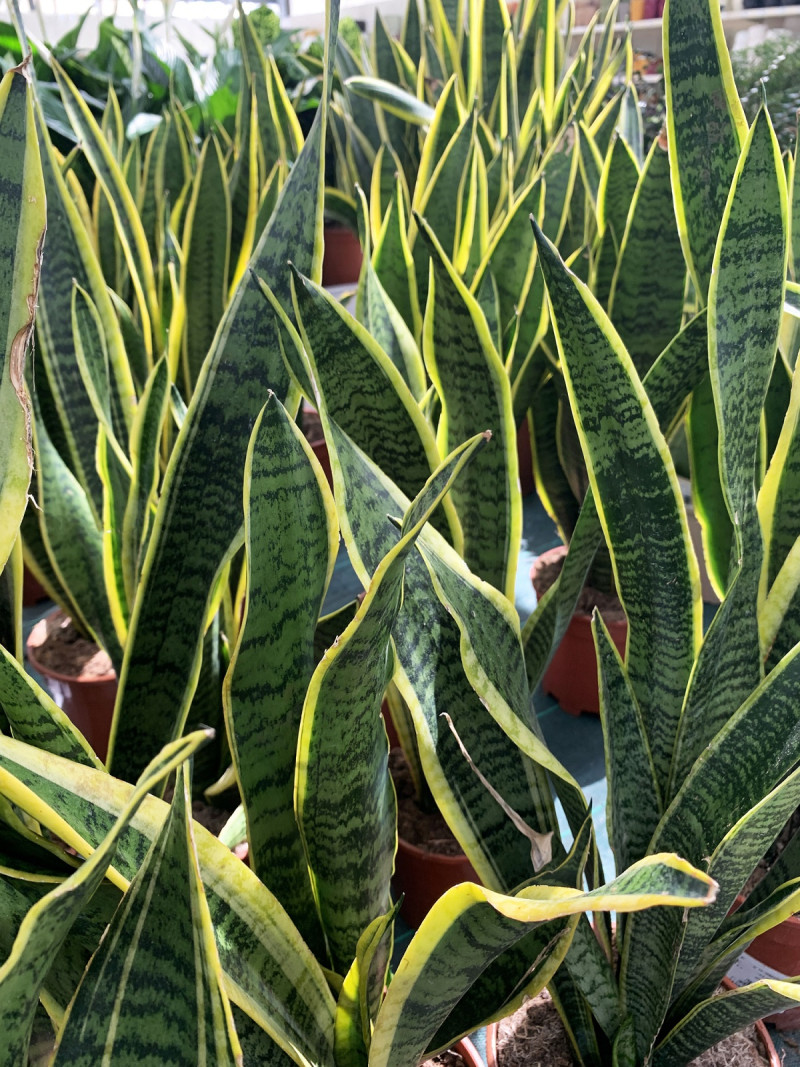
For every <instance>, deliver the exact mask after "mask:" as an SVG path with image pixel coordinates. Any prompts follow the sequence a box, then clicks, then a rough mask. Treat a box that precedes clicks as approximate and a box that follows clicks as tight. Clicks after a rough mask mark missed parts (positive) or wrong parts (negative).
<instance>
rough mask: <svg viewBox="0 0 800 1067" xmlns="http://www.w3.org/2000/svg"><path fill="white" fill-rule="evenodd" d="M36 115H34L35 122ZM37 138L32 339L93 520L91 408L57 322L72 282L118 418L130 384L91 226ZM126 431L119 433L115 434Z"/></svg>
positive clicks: (98, 495)
mask: <svg viewBox="0 0 800 1067" xmlns="http://www.w3.org/2000/svg"><path fill="white" fill-rule="evenodd" d="M42 121H43V120H42V119H41V117H40V118H39V124H40V127H41V124H42ZM41 143H42V170H43V174H44V182H45V189H46V192H47V211H48V227H47V229H48V244H47V257H46V259H45V260H44V263H43V266H42V275H41V284H40V308H39V344H40V349H41V352H42V358H43V363H44V367H45V372H46V374H47V377H48V381H49V383H50V386H51V390H52V392H53V395H54V397H55V399H56V407H57V411H58V416H59V422H60V424H61V426H62V428H63V432H64V434H65V437H66V441H67V445H68V448H69V452H68V457H69V460H70V464H71V466H72V469H73V470H74V472H75V474H76V476H77V477H78V479H79V481H80V482H81V484H82V485H83V486H84V487H85V488H86V489H87V490H88V500H89V503H90V506H91V508H92V511H93V513H94V514H95V516H96V518H97V520H98V521H99V519H100V515H101V513H102V487H101V485H100V480H99V477H98V475H97V471H96V469H95V448H96V446H97V427H96V415H95V412H94V409H93V405H92V402H91V398H90V396H89V394H88V393H87V391H86V387H85V385H84V382H83V378H82V376H81V372H80V367H79V364H78V361H77V358H76V352H75V344H74V334H73V331H72V330H71V329H68V328H65V324H67V323H70V322H71V314H72V313H71V305H72V301H73V286H74V284H75V282H77V283H78V285H80V286H81V287H82V288H83V289H84V290H85V291H87V292H91V293H92V294H93V300H94V303H95V306H96V308H97V311H98V313H99V315H100V317H101V319H102V330H101V335H102V336H103V337H104V339H105V343H106V345H107V352H108V358H109V360H110V362H111V363H112V364H113V366H114V368H115V377H116V378H117V380H118V381H123V380H125V379H127V384H126V386H125V387H124V390H123V391H124V392H125V393H126V395H127V396H126V398H127V399H128V402H129V406H126V413H125V419H126V421H129V420H130V418H131V416H132V412H133V408H134V406H135V392H134V389H133V382H132V380H131V378H130V371H129V370H128V363H127V356H126V352H125V345H124V340H123V335H122V333H121V331H120V328H119V326H118V325H117V321H116V315H115V314H114V307H113V304H112V302H111V299H110V297H109V295H108V292H107V290H106V287H105V281H104V279H103V277H102V274H101V272H100V265H99V263H98V261H97V256H96V254H95V251H94V248H93V247H92V238H91V234H90V233H89V231H87V228H86V225H85V223H84V221H83V219H82V218H81V215H80V212H79V211H78V209H77V207H76V206H75V203H74V202H73V199H72V197H71V196H70V193H69V190H68V188H67V184H66V182H65V180H64V178H63V176H62V174H61V169H60V167H59V165H58V160H57V158H56V154H55V151H54V150H53V148H52V145H51V144H50V140H49V137H47V136H42V138H41ZM126 437H127V435H124V436H123V440H125V439H126Z"/></svg>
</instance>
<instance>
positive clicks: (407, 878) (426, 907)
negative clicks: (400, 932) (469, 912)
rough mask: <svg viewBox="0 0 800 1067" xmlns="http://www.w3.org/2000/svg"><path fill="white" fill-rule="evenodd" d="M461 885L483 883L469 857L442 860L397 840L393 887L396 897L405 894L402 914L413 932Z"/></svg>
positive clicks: (400, 839) (443, 858) (448, 857)
mask: <svg viewBox="0 0 800 1067" xmlns="http://www.w3.org/2000/svg"><path fill="white" fill-rule="evenodd" d="M461 882H478V883H480V878H479V877H478V875H477V874H476V873H475V868H474V867H473V866H472V864H471V863H470V862H469V860H468V859H467V857H466V856H464V855H463V854H462V855H458V856H440V855H437V854H436V853H435V852H426V851H425V850H424V849H421V848H417V846H416V845H412V844H410V843H409V842H408V841H404V840H403V838H402V837H399V838H398V840H397V856H396V857H395V861H394V878H393V879H392V885H393V887H394V891H395V894H396V895H397V896H399V895H400V894H401V893H404V894H405V899H404V900H403V906H402V907H401V909H400V914H401V915H402V917H403V919H404V920H405V922H407V923H408V925H409V926H410V927H411V928H412V929H414V930H416V929H418V928H419V926H420V924H421V923H422V920H423V919H424V918H425V916H426V915H427V914H428V912H429V911H430V910H431V908H432V907H433V905H434V904H435V903H436V901H437V900H438V899H439V897H440V896H441V895H442V894H443V893H446V892H447V890H448V889H452V887H453V886H454V885H459V884H460V883H461Z"/></svg>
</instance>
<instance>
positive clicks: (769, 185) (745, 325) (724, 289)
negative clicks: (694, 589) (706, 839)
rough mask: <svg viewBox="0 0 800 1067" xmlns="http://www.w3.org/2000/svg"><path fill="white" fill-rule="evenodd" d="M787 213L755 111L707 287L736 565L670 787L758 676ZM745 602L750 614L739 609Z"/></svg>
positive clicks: (767, 137)
mask: <svg viewBox="0 0 800 1067" xmlns="http://www.w3.org/2000/svg"><path fill="white" fill-rule="evenodd" d="M786 211H787V206H786V189H785V183H784V179H783V166H782V163H781V158H780V150H779V148H778V144H777V141H776V139H775V135H774V132H773V130H772V126H771V123H770V121H769V118H768V116H767V114H766V112H765V111H763V110H762V111H760V112H759V115H758V117H757V119H756V121H755V122H754V124H753V127H752V129H751V131H750V134H749V137H748V140H747V143H746V145H745V149H744V150H743V153H742V158H741V160H740V162H739V165H738V167H737V171H736V177H735V179H734V183H733V185H732V187H731V194H730V198H729V200H728V205H727V207H726V209H725V216H724V218H723V224H722V229H721V231H720V237H719V242H718V244H717V251H716V253H715V256H714V272H713V275H712V279H711V285H710V288H709V311H708V315H709V318H708V323H709V331H708V332H709V368H710V378H711V384H712V388H713V392H714V402H715V407H716V409H717V421H718V426H719V469H720V477H721V485H722V489H723V492H724V495H725V503H726V505H727V509H728V513H729V514H730V517H731V520H732V522H733V530H734V539H735V542H734V549H733V551H734V553H735V558H736V559H738V560H739V563H738V565H737V567H736V570H735V572H734V577H733V581H732V584H731V586H730V588H729V589H728V591H727V595H726V597H725V600H724V602H723V605H722V607H721V609H720V611H719V613H718V614H717V616H716V617H715V619H714V621H713V622H712V624H711V626H710V627H709V630H708V633H707V634H706V638H705V641H704V643H703V647H702V649H701V651H700V654H699V657H698V662H697V666H696V669H695V671H694V673H693V677H692V684H691V687H690V689H689V692H688V693H687V696H686V706H685V709H684V711H683V714H682V716H681V726H680V732H679V736H678V741H677V746H676V752H675V760H674V766H673V772H672V783H673V784H672V786H671V792H673V793H674V791H675V790H677V789H678V788H679V786H680V783H681V782H682V781H683V780H684V778H685V775H686V772H687V771H688V769H689V767H691V765H692V763H693V762H694V760H695V758H696V757H697V756H698V755H699V754H700V753H701V752H702V751H703V750H704V749H705V747H706V744H707V743H708V741H709V740H710V739H711V738H712V737H714V735H715V734H716V733H717V731H718V730H719V729H720V727H721V726H722V725H723V724H724V723H725V722H726V721H727V718H728V716H729V715H730V714H732V713H733V711H735V710H736V708H737V707H738V706H739V705H740V704H741V703H742V702H743V701H744V699H745V697H746V696H747V695H748V694H749V693H751V692H752V690H753V689H754V687H755V686H756V685H757V684H758V681H759V679H760V678H761V677H762V676H763V668H762V665H761V652H760V637H759V631H758V620H757V618H756V617H755V613H754V612H753V611H752V605H753V604H754V603H758V597H759V586H760V583H761V569H762V563H763V543H762V535H761V527H760V522H759V517H758V513H757V510H756V498H755V485H756V480H757V478H758V476H759V473H760V435H761V420H762V411H763V406H764V400H765V399H766V395H767V391H768V389H769V382H770V377H771V375H772V368H773V364H774V360H775V353H776V349H777V343H778V331H779V329H780V320H781V313H782V307H783V280H784V278H785V276H786V266H787V245H786V240H785V233H786ZM745 247H746V248H747V252H746V253H744V252H743V249H744V248H745ZM745 604H749V605H751V608H750V610H748V611H744V610H743V605H745Z"/></svg>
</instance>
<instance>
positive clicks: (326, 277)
mask: <svg viewBox="0 0 800 1067" xmlns="http://www.w3.org/2000/svg"><path fill="white" fill-rule="evenodd" d="M363 258H364V254H363V252H362V251H361V245H360V243H359V240H358V237H357V235H356V234H354V233H353V231H352V230H350V229H348V227H347V226H335V225H333V224H328V225H326V226H325V254H324V256H323V259H322V284H323V285H347V284H349V283H350V282H357V281H358V276H359V274H360V273H361V261H362V260H363Z"/></svg>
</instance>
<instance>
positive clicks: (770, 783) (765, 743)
mask: <svg viewBox="0 0 800 1067" xmlns="http://www.w3.org/2000/svg"><path fill="white" fill-rule="evenodd" d="M798 653H800V647H798V648H796V649H795V650H794V652H793V653H792V654H791V655H789V656H786V657H785V658H784V660H783V661H782V662H781V663H780V664H779V666H778V667H776V668H775V670H773V671H772V673H771V674H769V675H768V676H767V678H766V679H765V680H764V681H763V682H762V683H761V684H760V685H759V686H758V688H757V689H756V690H755V691H754V692H753V693H752V694H751V695H750V697H749V698H748V699H747V700H746V701H745V703H744V704H743V705H742V706H741V707H740V708H739V710H738V711H737V712H736V713H735V714H734V715H733V717H732V718H730V719H729V721H728V722H727V724H726V725H725V726H723V727H722V729H721V730H720V731H719V732H718V734H717V735H716V737H715V738H714V739H713V740H712V741H711V743H710V744H709V745H708V747H707V749H706V751H705V752H704V753H703V755H702V756H701V757H700V758H699V759H698V760H697V761H696V762H695V764H694V766H693V767H692V769H691V773H690V774H689V775H688V777H687V778H686V779H685V781H683V783H682V785H681V788H680V790H679V792H678V793H677V795H676V796H675V799H674V800H673V801H672V803H671V804H670V806H669V808H668V809H667V811H666V813H665V815H664V817H663V819H662V821H661V823H660V824H659V827H658V830H657V831H656V834H655V835H654V837H653V840H652V842H651V845H650V848H651V850H653V849H659V850H661V849H671V848H675V849H676V850H679V851H680V853H681V855H683V856H686V857H687V858H688V859H689V861H690V862H691V861H692V859H693V858H694V860H695V862H697V863H701V862H703V861H704V860H705V858H706V857H709V856H711V855H712V854H713V852H714V850H715V849H716V848H717V846H718V845H719V844H720V842H721V841H722V839H723V838H724V836H725V835H726V833H728V831H729V830H730V829H731V828H732V827H733V826H734V825H735V823H736V822H737V821H738V820H739V819H740V818H741V817H742V816H743V815H744V814H745V813H746V812H748V811H749V810H750V809H751V808H752V807H753V806H754V805H755V804H758V803H759V802H760V801H761V800H762V799H763V798H764V797H765V796H766V795H767V794H768V793H769V792H770V791H771V790H772V789H774V788H775V786H776V785H777V784H778V782H779V781H780V780H781V778H783V777H784V775H786V774H787V773H789V772H790V771H792V770H793V769H794V766H795V759H794V754H793V752H792V751H789V750H787V746H786V738H787V736H789V735H790V734H791V732H792V731H793V730H794V729H796V728H797V721H798V714H799V713H800V709H798V707H797V701H796V686H797V684H798V681H797V679H798V676H800V660H799V659H798ZM681 932H682V931H681V926H680V924H678V926H676V925H675V922H674V918H673V917H671V916H667V915H664V914H658V913H655V914H653V915H650V916H639V917H637V918H636V919H631V920H629V921H628V923H627V924H626V930H625V943H624V948H623V953H622V966H621V984H622V986H623V990H624V992H623V996H624V1002H625V1005H626V1007H627V1010H629V1011H630V1012H631V1013H632V1014H633V1016H634V1019H635V1020H636V1030H637V1048H638V1049H639V1051H640V1054H642V1052H643V1050H644V1049H646V1048H647V1047H649V1044H650V1042H652V1040H653V1039H654V1037H655V1035H656V1034H657V1033H658V1031H659V1029H660V1027H661V1025H662V1023H663V1020H664V1017H665V1015H666V1011H667V1006H668V1004H669V996H670V990H671V986H672V981H671V976H672V975H673V974H674V969H675V965H676V962H677V961H676V955H675V949H676V947H677V945H678V944H679V941H680V936H681ZM645 945H647V949H644V946H645ZM645 957H646V958H645ZM653 968H658V973H660V974H663V975H665V976H667V977H665V981H664V982H663V983H653V982H650V981H648V980H647V979H646V978H645V974H652V973H653Z"/></svg>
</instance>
